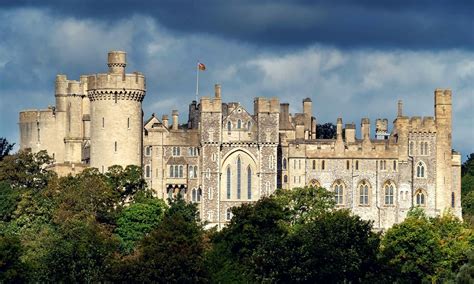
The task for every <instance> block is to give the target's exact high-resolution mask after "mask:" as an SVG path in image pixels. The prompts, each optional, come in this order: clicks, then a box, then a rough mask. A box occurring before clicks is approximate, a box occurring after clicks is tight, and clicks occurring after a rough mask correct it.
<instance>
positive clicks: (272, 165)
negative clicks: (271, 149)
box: [269, 155, 275, 169]
mask: <svg viewBox="0 0 474 284" xmlns="http://www.w3.org/2000/svg"><path fill="white" fill-rule="evenodd" d="M269 163H270V164H269V168H270V169H273V168H274V167H275V165H274V164H275V157H274V156H273V155H271V156H270V158H269Z"/></svg>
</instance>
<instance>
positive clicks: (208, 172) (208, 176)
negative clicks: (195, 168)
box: [206, 169, 211, 179]
mask: <svg viewBox="0 0 474 284" xmlns="http://www.w3.org/2000/svg"><path fill="white" fill-rule="evenodd" d="M206 177H207V178H208V179H209V178H211V169H207V170H206Z"/></svg>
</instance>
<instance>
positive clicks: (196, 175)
mask: <svg viewBox="0 0 474 284" xmlns="http://www.w3.org/2000/svg"><path fill="white" fill-rule="evenodd" d="M192 177H193V178H197V177H198V166H194V175H193V176H192Z"/></svg>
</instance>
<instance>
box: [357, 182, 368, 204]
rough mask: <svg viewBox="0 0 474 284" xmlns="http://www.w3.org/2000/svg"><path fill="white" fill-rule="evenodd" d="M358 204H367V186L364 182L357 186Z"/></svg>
mask: <svg viewBox="0 0 474 284" xmlns="http://www.w3.org/2000/svg"><path fill="white" fill-rule="evenodd" d="M359 204H360V205H368V204H369V185H368V184H367V182H366V181H365V180H364V181H362V182H361V183H360V185H359Z"/></svg>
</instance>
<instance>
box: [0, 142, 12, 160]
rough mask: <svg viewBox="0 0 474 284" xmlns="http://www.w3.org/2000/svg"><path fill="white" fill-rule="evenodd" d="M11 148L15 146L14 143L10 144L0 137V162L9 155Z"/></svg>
mask: <svg viewBox="0 0 474 284" xmlns="http://www.w3.org/2000/svg"><path fill="white" fill-rule="evenodd" d="M13 146H15V143H13V144H10V143H9V142H8V141H7V139H6V138H4V137H0V161H2V160H3V158H4V157H5V156H8V155H9V154H10V151H11V150H13Z"/></svg>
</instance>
